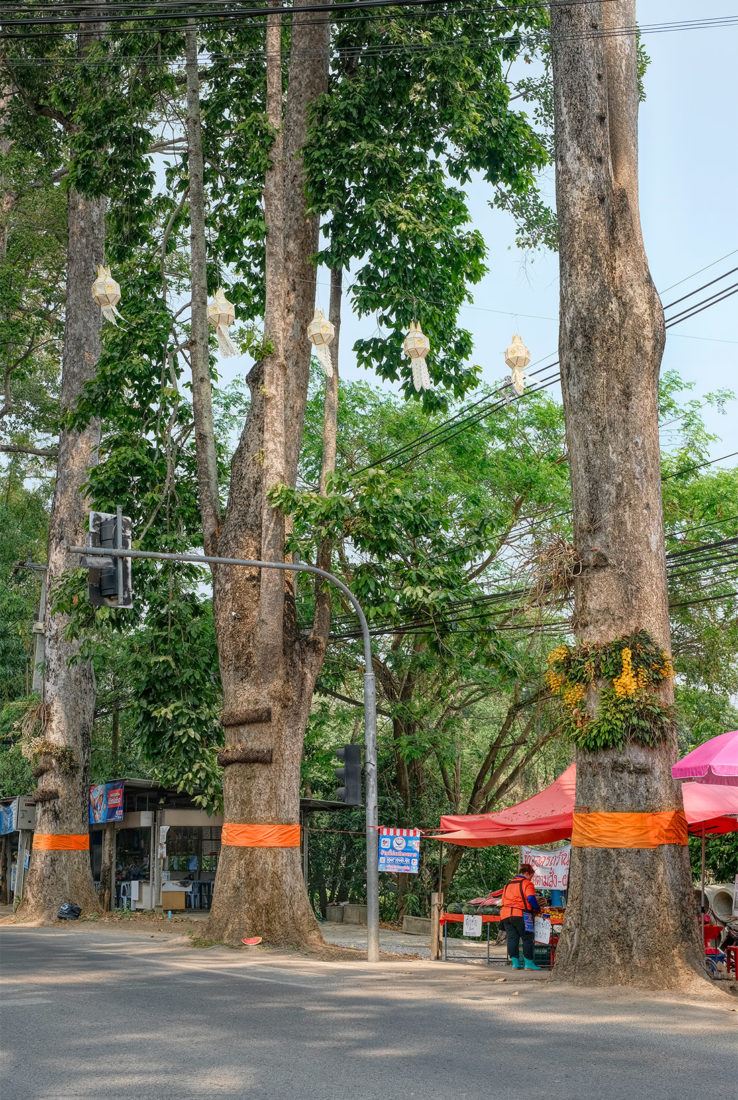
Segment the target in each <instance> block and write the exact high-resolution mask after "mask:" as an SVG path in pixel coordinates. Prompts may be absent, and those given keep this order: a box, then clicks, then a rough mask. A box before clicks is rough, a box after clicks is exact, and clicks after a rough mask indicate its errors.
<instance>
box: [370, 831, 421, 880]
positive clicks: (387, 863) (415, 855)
mask: <svg viewBox="0 0 738 1100" xmlns="http://www.w3.org/2000/svg"><path fill="white" fill-rule="evenodd" d="M379 870H380V871H394V872H395V874H397V873H399V874H402V875H417V873H418V871H419V870H420V829H385V828H381V829H380V830H379Z"/></svg>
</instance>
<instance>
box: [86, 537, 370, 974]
mask: <svg viewBox="0 0 738 1100" xmlns="http://www.w3.org/2000/svg"><path fill="white" fill-rule="evenodd" d="M67 549H68V552H69V553H70V554H81V555H83V556H84V557H85V558H90V557H112V558H116V557H118V558H142V559H145V560H148V561H177V562H193V563H195V564H198V565H239V566H244V567H246V568H248V569H281V570H283V571H284V572H289V573H294V572H302V573H312V574H314V575H315V576H318V577H323V578H324V580H327V581H330V582H331V584H334V585H335V586H336V587H337V588H338V589H340V591H341V592H342V593H343V594H344V596H345V597H346V598H347V600H349V602H350V603H351V605H352V606H353V608H354V610H355V612H356V614H357V616H358V618H359V623H360V625H361V632H362V636H363V641H364V774H365V784H366V787H365V799H366V902H367V961H368V962H378V961H379V864H378V860H379V838H378V836H377V830H378V818H377V691H376V683H375V678H374V672H373V671H372V643H371V636H370V634H369V625H368V623H367V621H366V616H365V614H364V611H363V609H362V607H361V604H360V603H359V601H358V600H357V599H356V596H354V594H353V592H352V591H351V589H350V588H347V587H346V585H345V584H344V583H343V581H340V580H339V579H338V577H334V575H333V574H332V573H329V572H327V570H325V569H318V567H317V566H315V565H304V564H303V563H302V562H279V561H249V560H247V559H245V558H221V557H216V556H215V555H212V554H160V553H155V552H154V551H148V550H117V549H113V550H111V549H109V548H102V547H90V546H70V547H68V548H67ZM88 564H89V563H88ZM157 839H158V837H157ZM157 862H158V861H157Z"/></svg>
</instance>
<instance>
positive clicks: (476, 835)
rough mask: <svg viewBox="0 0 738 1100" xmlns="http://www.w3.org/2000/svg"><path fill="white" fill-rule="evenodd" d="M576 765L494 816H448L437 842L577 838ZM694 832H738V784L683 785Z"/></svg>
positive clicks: (483, 845) (470, 844) (543, 841)
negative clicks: (573, 834)
mask: <svg viewBox="0 0 738 1100" xmlns="http://www.w3.org/2000/svg"><path fill="white" fill-rule="evenodd" d="M576 774H577V773H576V765H575V764H572V765H571V766H570V767H568V768H567V769H566V771H565V772H564V773H563V774H562V775H560V776H559V778H558V779H557V780H556V781H555V782H554V783H552V784H551V786H550V787H546V789H545V790H544V791H541V792H540V794H536V795H533V797H532V798H526V799H525V801H524V802H519V803H518V804H517V806H511V807H510V808H509V809H507V810H497V811H496V812H495V813H491V814H468V815H463V814H446V815H444V816H443V817H442V818H441V830H442V832H440V833H437V834H436V839H437V840H442V841H444V843H447V844H459V845H462V846H464V847H466V848H487V847H490V846H491V845H492V844H530V845H533V846H535V845H536V844H550V843H551V842H552V841H554V840H566V839H567V838H568V837H570V836H571V830H572V815H573V813H574V794H575V786H576ZM682 795H683V797H684V811H685V814H686V816H687V826H688V828H689V831H690V832H691V833H696V834H698V835H700V836H701V835H702V833H703V832H705V833H708V834H712V835H718V834H720V833H730V832H735V831H736V830H738V787H726V786H715V785H711V784H708V783H685V784H683V786H682Z"/></svg>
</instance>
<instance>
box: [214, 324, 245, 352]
mask: <svg viewBox="0 0 738 1100" xmlns="http://www.w3.org/2000/svg"><path fill="white" fill-rule="evenodd" d="M215 331H216V333H217V336H218V350H219V352H220V354H221V355H222V356H223V358H224V359H230V358H231V357H232V356H234V355H240V354H241V352H240V350H239V348H237V347H236V345H235V344H234V343H233V340H231V338H230V336H229V335H228V329H227V328H226V326H225V325H217V326H216V329H215Z"/></svg>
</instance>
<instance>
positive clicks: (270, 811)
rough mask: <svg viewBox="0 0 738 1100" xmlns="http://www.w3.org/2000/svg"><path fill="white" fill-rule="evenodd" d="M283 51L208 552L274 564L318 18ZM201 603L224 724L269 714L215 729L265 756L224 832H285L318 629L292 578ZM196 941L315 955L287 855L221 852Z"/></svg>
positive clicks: (237, 581)
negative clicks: (302, 619) (262, 262)
mask: <svg viewBox="0 0 738 1100" xmlns="http://www.w3.org/2000/svg"><path fill="white" fill-rule="evenodd" d="M291 49H292V56H291V64H290V74H289V86H288V90H287V93H286V97H285V96H284V95H283V90H282V69H281V18H280V16H278V15H276V14H275V15H271V16H269V17H268V26H267V113H268V115H269V119H270V122H271V125H272V127H273V130H274V133H275V139H274V143H273V146H272V151H271V165H270V168H269V169H268V171H267V174H266V179H265V187H264V208H265V217H266V223H267V252H266V308H265V319H264V327H265V334H266V337H267V339H268V340H269V342H270V350H269V353H268V354H267V355H265V357H264V358H263V359H262V360H261V361H260V362H259V363H257V364H255V365H254V367H253V369H252V370H251V371H250V373H249V377H248V383H249V388H250V391H251V404H250V408H249V413H248V417H247V420H246V424H245V426H244V430H243V433H242V435H241V439H240V441H239V444H238V447H237V449H236V453H235V455H234V457H233V462H232V465H231V486H230V496H229V501H228V507H227V511H226V515H225V518H224V520H223V526H222V530H221V533H220V536H219V538H218V553H219V554H221V555H225V556H229V557H243V558H250V559H261V560H266V561H280V562H283V561H285V549H284V543H285V524H284V517H283V515H282V514H281V513H280V512H279V511H278V510H276V509H273V508H272V507H271V504H270V502H269V498H268V494H269V491H270V490H271V489H272V488H273V487H274V486H276V485H278V484H280V483H284V484H287V485H294V484H295V481H296V476H297V459H298V455H299V449H300V444H301V439H302V427H303V421H304V415H305V405H306V401H307V385H308V374H309V364H310V345H309V342H308V340H307V335H306V328H307V324H308V322H309V321H310V319H311V317H312V312H313V308H314V302H315V268H314V265H313V263H312V256H313V255H314V253H315V252H316V251H317V247H318V222H317V218H315V217H308V215H307V206H306V199H305V187H304V174H303V169H302V160H301V156H300V150H301V149H302V147H303V145H304V143H305V139H306V135H307V127H308V114H309V109H310V105H311V104H312V103H313V102H314V100H315V99H316V97H317V96H318V95H319V94H320V93H321V92H322V91H324V90H325V88H326V87H327V74H328V24H327V21H326V20H325V17H320V16H317V17H311V16H305V15H301V16H300V17H299V19H297V20H296V21H295V24H294V26H293V27H292V33H291ZM213 597H214V612H215V624H216V635H217V639H218V652H219V659H220V672H221V682H222V687H223V708H224V715H233V716H235V717H238V715H241V716H242V717H245V716H246V712H255V711H259V710H266V709H268V710H269V712H270V719H269V721H268V722H248V721H239V722H238V723H237V724H235V725H231V724H227V725H226V727H225V747H226V750H227V751H228V750H234V751H235V752H236V753H238V752H239V751H240V750H243V749H249V750H251V749H256V750H264V755H266V756H268V753H269V750H271V763H243V762H237V763H232V764H230V765H228V766H227V767H225V769H224V775H223V798H224V811H225V820H226V822H229V823H233V824H257V825H258V824H283V825H294V824H297V823H298V822H299V820H300V812H299V807H300V764H301V761H302V744H303V737H304V732H305V727H306V724H307V718H308V714H309V711H310V703H311V698H312V693H313V688H314V685H315V680H316V677H317V675H318V672H319V670H320V666H321V664H322V661H323V657H324V654H325V646H326V641H327V628H325V629H314V630H313V632H312V633H311V635H310V636H309V637H308V638H307V639H305V638H301V637H300V636H299V634H298V631H297V624H296V612H295V601H294V589H293V578H292V576H291V575H290V574H285V573H284V572H283V571H281V570H276V569H275V570H269V569H262V570H260V571H257V570H246V569H241V568H232V567H231V568H229V567H216V569H215V570H214V572H213ZM230 721H231V719H230V718H229V723H230ZM259 755H261V754H259ZM208 935H209V936H210V937H212V938H214V939H218V940H222V941H225V942H239V941H240V939H241V938H242V937H243V936H245V935H261V936H263V937H264V938H265V939H266V940H268V941H270V942H272V943H308V942H314V943H319V942H320V941H321V937H320V933H319V931H318V927H317V923H316V921H315V917H314V915H313V912H312V909H311V906H310V903H309V900H308V895H307V890H306V887H305V883H304V880H303V874H302V865H301V856H300V849H299V847H298V848H259V847H236V846H227V845H224V846H223V848H222V852H221V858H220V862H219V864H218V871H217V876H216V882H215V889H214V895H213V908H212V910H211V914H210V919H209V924H208Z"/></svg>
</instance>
